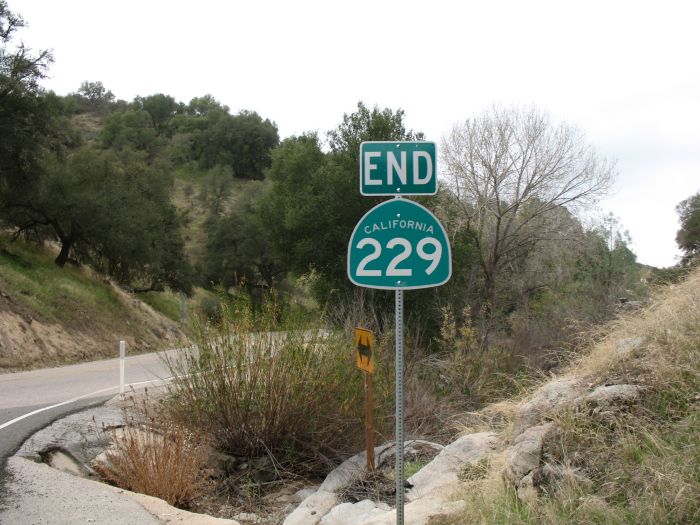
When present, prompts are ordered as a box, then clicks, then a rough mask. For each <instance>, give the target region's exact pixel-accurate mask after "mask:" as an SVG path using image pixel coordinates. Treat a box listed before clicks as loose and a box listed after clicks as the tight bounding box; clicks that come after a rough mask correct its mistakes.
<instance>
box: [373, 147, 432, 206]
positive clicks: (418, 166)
mask: <svg viewBox="0 0 700 525" xmlns="http://www.w3.org/2000/svg"><path fill="white" fill-rule="evenodd" d="M360 193H361V194H362V195H368V196H372V195H435V194H436V193H437V164H436V155H435V143H434V142H424V141H413V142H363V143H362V144H361V145H360Z"/></svg>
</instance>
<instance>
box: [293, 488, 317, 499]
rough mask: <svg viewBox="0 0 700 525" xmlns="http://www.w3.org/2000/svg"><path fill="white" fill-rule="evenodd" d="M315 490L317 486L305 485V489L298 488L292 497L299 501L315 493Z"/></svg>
mask: <svg viewBox="0 0 700 525" xmlns="http://www.w3.org/2000/svg"><path fill="white" fill-rule="evenodd" d="M317 490H318V487H307V488H305V489H301V490H298V491H297V492H295V493H294V496H293V499H294V500H295V501H297V502H298V503H301V502H302V501H304V500H305V499H306V498H308V497H309V496H311V495H312V494H313V493H315V492H316V491H317Z"/></svg>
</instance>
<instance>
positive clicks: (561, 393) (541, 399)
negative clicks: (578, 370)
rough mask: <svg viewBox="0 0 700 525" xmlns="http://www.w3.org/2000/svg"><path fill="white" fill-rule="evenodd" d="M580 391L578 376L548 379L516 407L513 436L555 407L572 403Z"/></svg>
mask: <svg viewBox="0 0 700 525" xmlns="http://www.w3.org/2000/svg"><path fill="white" fill-rule="evenodd" d="M582 391H583V389H582V386H581V380H580V379H578V378H570V377H569V378H566V377H564V378H561V379H556V380H554V381H550V382H549V383H547V384H546V385H544V386H543V387H541V388H540V389H539V390H537V391H536V392H535V394H534V395H533V397H532V398H531V399H530V400H529V401H528V402H527V403H524V404H523V405H521V406H520V408H519V409H518V412H517V414H516V416H515V421H514V423H513V437H514V438H517V436H519V435H520V434H522V433H523V432H524V431H525V429H527V428H529V427H532V426H534V425H537V424H539V423H541V422H542V420H543V419H544V418H545V417H547V415H548V414H550V413H552V412H554V411H555V409H559V408H561V407H563V406H566V405H570V404H573V403H574V401H576V399H577V398H579V397H580V395H581V393H582Z"/></svg>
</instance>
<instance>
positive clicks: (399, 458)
mask: <svg viewBox="0 0 700 525" xmlns="http://www.w3.org/2000/svg"><path fill="white" fill-rule="evenodd" d="M395 294H396V321H395V322H396V327H395V330H396V470H395V474H394V475H395V477H396V523H397V525H403V503H404V502H403V500H404V480H403V476H404V473H403V439H404V430H403V290H396V292H395Z"/></svg>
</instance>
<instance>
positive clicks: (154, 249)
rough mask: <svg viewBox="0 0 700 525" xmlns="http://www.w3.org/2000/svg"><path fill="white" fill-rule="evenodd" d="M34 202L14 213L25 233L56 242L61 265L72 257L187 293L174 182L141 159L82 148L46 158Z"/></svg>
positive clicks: (130, 280)
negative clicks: (173, 201)
mask: <svg viewBox="0 0 700 525" xmlns="http://www.w3.org/2000/svg"><path fill="white" fill-rule="evenodd" d="M42 168H43V169H42V176H41V178H40V180H39V183H38V184H37V186H36V189H35V192H34V193H33V195H32V198H31V201H30V202H27V203H25V204H23V205H18V206H15V207H14V209H13V223H14V224H16V225H17V226H18V227H19V229H20V231H22V230H33V231H36V232H37V233H39V234H40V235H42V236H49V237H54V238H56V239H57V240H58V242H59V244H60V246H61V249H60V252H59V254H58V256H57V257H56V264H57V265H58V266H59V267H63V266H64V265H65V264H66V262H67V261H68V259H69V257H70V256H71V255H72V256H73V257H74V258H75V259H76V260H79V261H83V262H89V263H91V264H93V265H94V266H95V267H96V268H97V269H99V270H102V271H104V272H105V273H107V274H108V275H111V276H112V277H114V278H115V279H117V280H118V281H120V282H122V283H124V284H127V285H130V286H134V287H136V288H139V289H144V290H145V289H149V290H150V289H158V288H160V287H162V286H165V285H168V286H171V287H173V288H175V289H178V290H182V291H185V292H189V291H190V289H191V277H192V276H191V270H190V268H189V265H188V263H187V261H186V259H185V257H184V243H183V241H182V238H181V236H180V222H181V221H180V218H179V216H178V214H177V212H176V210H175V208H174V207H173V205H172V204H171V202H170V198H169V193H168V189H169V188H170V186H171V180H170V177H169V176H168V175H167V173H166V171H165V170H162V169H158V168H157V167H154V166H150V165H149V164H148V163H147V162H146V159H145V158H144V156H143V155H138V154H135V153H128V152H124V153H122V154H120V155H118V154H117V153H116V152H113V151H104V150H98V149H94V148H88V147H83V148H80V149H78V150H76V151H73V152H71V153H70V154H68V156H67V157H66V158H65V159H64V158H62V157H60V156H57V155H51V156H48V157H47V159H46V160H45V161H44V163H43V166H42Z"/></svg>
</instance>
